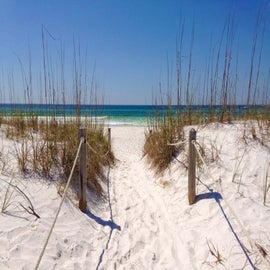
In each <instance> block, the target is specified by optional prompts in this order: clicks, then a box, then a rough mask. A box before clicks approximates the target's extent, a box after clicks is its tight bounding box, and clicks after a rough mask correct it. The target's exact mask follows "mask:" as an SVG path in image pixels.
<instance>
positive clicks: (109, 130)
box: [108, 128, 112, 150]
mask: <svg viewBox="0 0 270 270" xmlns="http://www.w3.org/2000/svg"><path fill="white" fill-rule="evenodd" d="M108 141H109V148H110V150H111V141H112V137H111V128H108Z"/></svg>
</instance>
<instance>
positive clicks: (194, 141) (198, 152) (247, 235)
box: [191, 137, 270, 269]
mask: <svg viewBox="0 0 270 270" xmlns="http://www.w3.org/2000/svg"><path fill="white" fill-rule="evenodd" d="M191 144H192V145H193V146H194V147H195V149H196V152H197V154H198V156H199V157H200V159H201V161H202V162H203V165H204V168H205V170H206V172H207V174H208V176H209V177H210V178H211V179H212V180H213V182H214V183H215V182H216V181H215V179H214V177H213V175H212V174H211V172H210V170H209V168H208V166H207V164H206V162H205V160H204V159H203V157H202V155H201V153H200V150H199V148H198V145H199V143H198V142H197V141H196V137H195V139H193V140H191ZM195 170H196V168H195ZM218 184H219V193H220V195H221V197H222V199H223V200H224V202H225V204H226V205H227V207H228V209H229V210H230V212H231V214H232V215H233V217H234V218H235V220H236V222H237V223H238V225H239V227H240V228H241V230H242V231H243V233H244V234H245V236H246V238H247V239H248V241H249V244H250V246H251V247H252V248H253V249H254V250H255V251H256V252H257V254H258V255H259V257H260V258H261V259H262V261H263V262H264V264H265V265H266V266H267V267H268V269H270V262H269V261H268V260H267V259H266V258H265V257H264V256H263V254H262V253H261V251H260V250H259V248H258V246H257V245H256V243H255V241H254V240H253V239H252V238H251V237H250V235H249V233H248V231H247V230H246V229H245V227H244V226H243V224H242V222H241V221H240V218H239V217H238V216H237V214H236V213H235V211H234V210H233V208H232V206H231V205H230V203H229V202H228V200H227V199H226V197H225V196H224V193H223V189H222V185H221V181H218Z"/></svg>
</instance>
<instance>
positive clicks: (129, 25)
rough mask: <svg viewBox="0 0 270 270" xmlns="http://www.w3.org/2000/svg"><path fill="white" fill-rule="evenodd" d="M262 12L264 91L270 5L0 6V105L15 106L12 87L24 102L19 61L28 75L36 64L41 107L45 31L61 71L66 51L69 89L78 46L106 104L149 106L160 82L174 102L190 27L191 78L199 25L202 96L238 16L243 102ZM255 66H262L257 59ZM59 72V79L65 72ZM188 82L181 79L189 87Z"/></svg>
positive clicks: (197, 90) (151, 1)
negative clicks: (210, 64)
mask: <svg viewBox="0 0 270 270" xmlns="http://www.w3.org/2000/svg"><path fill="white" fill-rule="evenodd" d="M260 8H261V14H262V20H261V24H260V28H259V31H258V34H259V36H258V48H257V52H258V51H259V49H260V41H261V38H262V34H261V33H262V28H263V27H262V24H263V22H265V35H264V42H263V44H264V45H263V51H262V52H263V53H262V60H261V64H260V70H261V72H260V73H261V75H260V77H259V79H260V81H261V84H262V85H263V84H265V81H266V78H267V72H268V70H269V68H270V0H178V1H176V0H133V1H131V0H110V1H109V0H104V1H103V0H96V1H93V0H88V1H86V0H57V1H55V0H46V1H45V0H44V1H41V0H40V1H37V0H25V1H21V0H17V1H15V0H0V35H1V39H0V70H1V74H0V90H1V99H2V101H9V96H10V94H8V92H9V91H11V90H10V89H11V88H12V83H11V81H13V82H14V96H13V98H12V101H15V102H23V97H24V95H23V93H24V90H23V83H22V76H21V67H20V61H21V62H22V65H23V69H24V70H25V71H26V74H27V70H28V69H29V59H31V65H32V76H33V92H34V94H33V96H34V100H35V101H37V102H39V101H42V98H41V97H40V95H42V94H40V92H41V91H40V88H42V87H44V86H43V83H42V79H41V78H42V76H43V62H42V61H43V60H42V55H43V54H42V52H43V51H42V25H44V26H45V28H46V29H45V28H43V29H44V36H45V41H46V46H47V50H48V52H49V54H50V57H51V58H52V59H53V60H48V61H51V62H53V63H54V65H56V66H57V65H58V66H59V50H60V44H62V48H63V51H64V59H65V69H66V70H68V69H69V70H70V71H66V75H65V76H66V78H65V81H66V85H67V86H66V88H72V79H71V77H72V76H70V75H69V72H71V71H72V68H73V64H72V59H73V58H74V54H73V51H74V48H73V46H74V45H73V44H74V42H75V43H76V44H77V48H78V46H80V50H81V58H82V59H83V61H85V62H86V63H87V74H88V75H87V76H88V77H87V78H88V80H89V81H91V77H92V75H93V74H94V78H95V86H96V88H97V89H98V91H99V92H100V93H102V94H103V95H104V98H105V101H104V102H105V103H107V104H151V103H152V96H153V93H154V95H156V93H157V90H158V88H159V83H161V85H162V86H161V90H162V91H161V92H162V93H166V92H167V88H166V87H167V82H168V81H169V82H170V84H171V85H172V86H171V90H172V92H173V95H174V94H175V81H176V75H175V70H176V41H177V37H178V36H179V31H180V28H181V25H183V23H184V36H183V51H182V53H181V54H182V65H183V74H187V70H188V64H189V54H190V47H191V46H190V44H191V31H192V22H193V21H194V42H193V51H192V70H191V71H192V80H191V81H192V86H191V88H192V91H193V94H194V95H195V96H199V95H202V86H203V83H204V78H205V76H206V75H205V74H206V72H205V70H206V65H207V61H208V60H209V52H210V50H211V49H213V48H217V44H219V41H220V39H221V33H222V29H223V27H224V25H225V22H226V20H227V19H228V17H229V16H230V14H234V21H235V27H234V31H235V33H236V34H235V38H234V40H233V50H232V52H233V53H232V55H231V56H230V57H233V58H234V59H237V61H236V60H235V61H234V62H232V64H233V65H234V66H235V65H236V63H238V71H237V72H238V75H239V79H238V87H239V89H240V91H239V93H242V94H239V93H238V95H239V100H240V99H241V97H240V96H241V95H243V92H245V91H246V88H247V82H248V75H249V69H250V61H251V60H250V59H251V49H252V42H253V37H254V29H255V23H256V17H257V13H258V10H259V9H260ZM47 31H48V32H47ZM50 35H51V36H50ZM52 37H53V38H52ZM78 44H79V45H78ZM224 44H225V43H224ZM223 46H225V45H223ZM86 50H87V57H86V53H85V52H86ZM29 51H30V53H31V57H29ZM215 52H217V49H216V51H215ZM77 53H78V49H77ZM85 58H87V59H85ZM255 60H256V61H257V62H256V61H255V63H256V64H254V65H255V66H256V67H257V65H258V61H259V60H258V56H257V57H256V59H255ZM57 63H58V64H57ZM47 64H48V63H47ZM56 69H57V68H56ZM53 70H54V72H55V73H57V74H58V75H55V76H56V78H59V77H60V75H59V73H60V70H59V69H57V70H55V69H53ZM168 70H169V72H168ZM168 73H169V75H168ZM220 76H222V74H221V75H220ZM11 77H13V79H12V80H11V79H10V78H11ZM56 80H57V79H56ZM186 81H187V78H186V75H183V84H186ZM55 84H56V89H58V88H57V83H55ZM90 85H91V83H90V82H89V83H88V86H89V87H90ZM38 89H39V90H38ZM57 91H60V90H57ZM67 91H68V90H67ZM37 92H39V94H38V93H37ZM58 95H59V96H61V94H60V93H58ZM239 102H240V101H239Z"/></svg>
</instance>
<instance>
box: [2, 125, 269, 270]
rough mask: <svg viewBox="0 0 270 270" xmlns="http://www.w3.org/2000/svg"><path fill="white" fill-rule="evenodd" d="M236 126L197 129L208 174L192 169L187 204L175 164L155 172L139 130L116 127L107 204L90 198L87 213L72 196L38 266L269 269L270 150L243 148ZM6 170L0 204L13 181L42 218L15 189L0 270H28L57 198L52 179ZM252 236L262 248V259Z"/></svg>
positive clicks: (5, 218) (7, 146) (182, 172)
mask: <svg viewBox="0 0 270 270" xmlns="http://www.w3.org/2000/svg"><path fill="white" fill-rule="evenodd" d="M242 128H243V126H242V125H241V124H240V123H237V124H233V125H214V124H213V125H209V126H207V127H205V128H199V129H198V133H197V136H198V141H199V142H200V144H204V145H205V147H206V149H207V153H206V156H205V158H206V159H208V167H209V171H210V173H211V175H212V177H209V175H208V174H207V173H206V169H205V168H202V169H200V170H198V176H199V179H200V181H198V184H197V194H198V195H199V196H198V199H197V202H196V203H195V204H194V205H192V206H190V205H188V202H187V171H186V169H185V168H184V167H183V166H182V165H181V163H179V162H178V161H174V162H173V164H172V167H171V168H170V170H168V171H167V172H166V173H165V174H164V175H163V176H159V177H158V176H156V175H155V174H154V172H153V171H152V170H151V169H150V168H149V165H148V164H147V163H146V160H145V158H143V156H142V148H143V144H144V131H145V130H144V128H142V127H113V128H112V146H113V150H114V153H115V155H116V158H117V163H116V166H115V167H113V168H107V169H106V170H107V175H108V179H109V185H108V186H107V187H105V189H107V192H108V196H107V197H108V200H107V201H105V202H97V201H96V200H95V198H94V197H93V196H91V194H88V212H87V213H82V212H80V211H79V210H78V208H77V206H76V203H77V202H76V199H75V197H74V194H72V193H70V194H69V199H67V200H65V202H64V204H63V208H62V210H61V212H60V215H59V218H58V220H57V223H56V226H55V229H54V231H53V233H52V236H51V239H50V241H49V243H48V246H47V248H46V250H45V253H44V256H43V258H42V260H41V263H40V267H39V269H200V270H202V269H255V267H256V268H257V269H269V268H268V267H269V261H270V258H269V256H270V220H269V215H270V194H269V192H270V191H269V192H268V197H267V200H266V205H263V179H264V175H265V172H266V170H268V168H269V160H270V151H269V148H268V147H267V146H262V145H261V144H260V143H259V142H258V141H256V140H250V142H249V143H248V144H247V145H246V144H245V143H244V142H243V140H242V139H241V136H242V135H241V134H242ZM188 130H189V128H187V132H186V133H188ZM1 143H2V145H3V146H2V149H3V150H2V151H6V152H10V151H11V149H12V147H11V146H12V142H10V141H8V140H7V139H5V138H4V135H3V136H2V142H1ZM243 153H244V154H243ZM214 154H216V155H217V157H216V158H215V160H214V161H211V156H213V155H214ZM178 159H179V160H181V159H183V160H184V159H185V154H184V153H182V154H180V156H179V157H178ZM15 165H16V164H15V163H14V162H13V163H12V165H11V167H13V166H14V167H15ZM10 171H12V172H13V173H5V174H2V175H1V176H0V188H1V189H0V204H1V205H2V202H3V198H4V196H5V194H6V190H7V182H9V181H10V179H11V175H13V176H12V177H13V178H12V179H13V180H12V183H13V184H14V185H17V186H18V187H20V189H21V190H23V191H24V192H25V194H27V195H28V196H29V198H30V199H31V201H32V203H33V205H34V207H35V210H36V212H37V213H38V214H39V215H40V217H41V218H40V219H37V218H36V217H35V216H33V215H30V214H28V213H26V212H25V211H24V210H23V209H22V208H21V207H20V203H21V204H24V205H26V202H25V201H24V199H23V198H22V197H21V196H20V194H18V193H16V191H14V193H13V194H12V196H11V202H12V203H11V205H9V206H8V207H7V209H6V211H5V212H4V213H2V214H0V220H1V221H0V269H34V267H35V265H36V263H37V260H38V257H39V255H40V252H41V249H42V246H43V244H44V241H45V239H46V237H47V234H48V231H49V228H50V226H51V224H52V221H53V218H54V215H55V213H56V209H57V207H58V206H59V204H60V200H61V197H60V196H59V194H58V193H57V185H56V184H55V183H53V182H46V181H44V180H43V179H39V178H37V177H34V176H28V177H27V178H23V177H22V176H20V174H18V173H16V170H15V169H14V170H10ZM232 180H233V181H232ZM6 181H7V182H6ZM218 183H221V187H222V191H223V196H224V197H226V201H227V203H228V204H229V205H230V207H232V210H233V211H234V212H235V213H236V215H237V218H238V219H239V220H240V222H241V224H242V225H243V228H241V227H240V226H239V223H238V222H237V220H236V218H235V216H234V215H233V213H232V212H231V210H230V209H229V207H228V204H227V203H226V201H225V200H224V198H222V196H221V190H220V185H219V184H218ZM246 233H248V237H249V238H248V237H247V236H246ZM250 239H251V240H252V242H253V243H256V244H257V247H258V248H259V250H261V254H264V253H263V252H265V254H264V260H263V259H262V258H261V257H262V256H260V255H259V253H258V249H256V248H254V247H252V245H251V244H252V243H251V244H250V243H249V240H250Z"/></svg>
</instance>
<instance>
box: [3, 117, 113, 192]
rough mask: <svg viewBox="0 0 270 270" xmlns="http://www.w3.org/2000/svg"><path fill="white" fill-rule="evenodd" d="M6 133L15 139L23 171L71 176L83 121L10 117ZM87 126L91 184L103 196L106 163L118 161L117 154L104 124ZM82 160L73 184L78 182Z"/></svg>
mask: <svg viewBox="0 0 270 270" xmlns="http://www.w3.org/2000/svg"><path fill="white" fill-rule="evenodd" d="M6 124H7V128H6V136H7V137H8V138H10V139H13V140H14V150H15V151H14V152H15V158H16V160H17V162H18V167H19V170H20V171H21V172H22V173H30V172H34V173H37V174H39V175H41V176H43V177H46V178H49V179H53V177H54V176H55V175H58V176H60V177H61V178H64V180H65V179H68V177H69V174H70V171H71V168H72V165H73V162H74V159H75V156H76V152H77V149H78V146H79V141H80V138H79V126H80V121H74V122H73V121H64V123H60V122H58V121H57V120H56V119H54V118H51V119H47V120H46V122H44V121H40V122H39V123H37V125H36V124H35V123H34V124H33V119H32V118H24V117H22V118H21V119H19V118H17V117H16V119H12V118H11V119H9V121H8V122H6ZM84 125H85V126H86V128H87V144H88V145H89V148H88V151H87V172H88V187H89V188H90V189H91V190H92V191H93V192H95V193H96V194H97V195H99V196H101V195H102V194H103V189H102V184H101V182H102V181H107V179H106V174H105V172H104V167H105V166H111V165H112V164H114V160H115V158H114V155H113V153H112V151H111V148H110V143H109V141H108V136H106V134H105V132H104V127H103V126H102V125H96V124H91V122H89V123H84ZM78 175H79V172H78V164H77V166H76V170H75V173H74V176H73V178H74V181H73V184H74V185H73V186H74V187H76V186H77V179H78V178H79V177H78Z"/></svg>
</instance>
